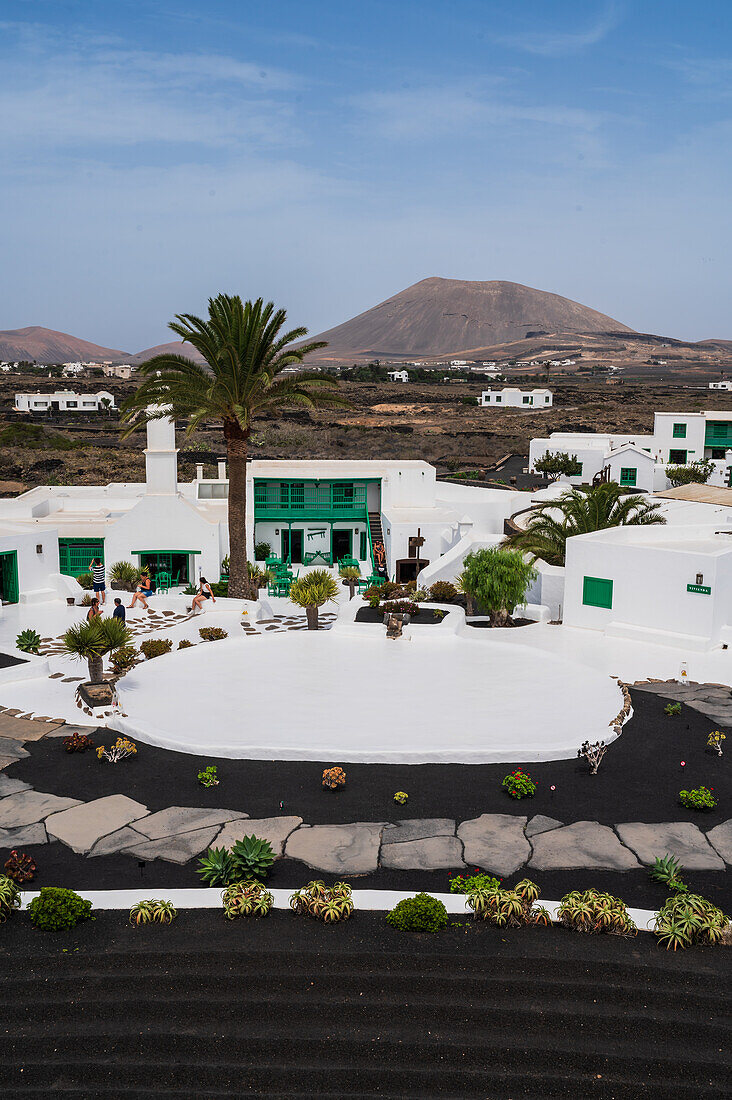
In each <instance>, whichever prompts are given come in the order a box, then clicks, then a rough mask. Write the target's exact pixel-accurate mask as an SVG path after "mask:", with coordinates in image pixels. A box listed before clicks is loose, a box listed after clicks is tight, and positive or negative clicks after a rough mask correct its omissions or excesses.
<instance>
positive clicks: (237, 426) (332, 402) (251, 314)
mask: <svg viewBox="0 0 732 1100" xmlns="http://www.w3.org/2000/svg"><path fill="white" fill-rule="evenodd" d="M286 319H287V314H286V313H285V311H284V309H275V307H274V304H273V303H272V302H268V303H267V304H266V305H265V304H264V303H263V301H262V299H261V298H259V299H257V301H256V302H242V300H241V298H240V297H239V296H238V295H233V296H231V295H228V294H219V295H218V297H216V298H209V302H208V318H207V319H206V320H202V319H201V318H200V317H196V316H194V315H193V314H191V313H179V314H176V319H175V321H171V323H170V325H169V326H168V327H169V328H170V329H172V330H173V332H174V333H176V335H178V336H180V337H181V339H182V340H185V341H187V342H188V343H189V344H191V345H192V346H193V347H194V348H195V349H196V351H198V352H199V354H200V355H201V356H202V357H203V359H204V360H205V365H203V366H202V365H200V364H198V363H194V362H193V360H192V359H188V358H186V356H185V355H176V354H173V353H169V354H165V355H156V356H155V357H154V358H153V359H149V360H148V361H147V362H146V363H143V364H142V366H141V367H139V368H138V374H139V375H140V376H141V377H142V384H141V385H140V386H139V387H138V389H137V390H136V392H135V393H134V394H132V395H131V396H130V397H128V398H127V399H126V400H125V401H124V402H123V404H122V420H123V422H124V423H126V424H127V427H126V428H125V429H124V432H123V434H124V435H125V436H127V435H129V434H130V433H131V432H133V431H134V430H135V428H136V427H137V425H138V424H145V423H147V422H148V421H150V420H159V419H161V418H164V417H168V416H170V417H172V418H173V419H176V418H177V419H182V420H187V421H188V425H187V428H186V433H187V434H188V435H190V434H191V433H192V432H194V431H195V430H196V428H198V427H200V426H201V425H202V424H204V423H205V422H206V421H208V420H214V421H221V422H222V423H223V429H224V439H225V441H226V457H227V460H228V466H229V595H230V596H236V597H247V596H252V595H253V596H254V597H255V598H256V592H253V586H252V584H251V583H250V580H249V577H248V573H247V538H246V535H247V530H246V511H247V500H246V492H247V466H246V464H247V449H248V443H249V437H250V436H251V433H252V426H253V422H254V418H255V416H261V415H263V414H265V413H269V414H272V413H277V412H279V411H280V410H281V409H282V408H283V407H285V406H291V405H304V406H305V407H306V408H322V407H328V406H341V407H346V408H347V407H348V404H349V403H348V402H347V401H346V400H345V398H342V397H339V396H338V395H337V394H336V393H335V392H334V389H335V387H336V386H337V385H338V382H337V381H336V380H335V379H333V378H329V377H327V376H325V375H322V374H317V373H315V372H312V371H310V372H305V371H299V372H297V373H288V374H284V373H283V372H284V370H285V368H286V367H289V366H290V365H291V364H293V363H302V361H303V359H304V358H305V356H306V355H308V354H309V353H310V352H312V351H315V350H316V349H317V348H322V347H325V344H324V343H323V342H322V341H321V342H317V343H310V344H300V345H299V346H298V347H293V346H292V345H293V343H294V342H295V341H297V340H301V339H302V338H303V337H304V336H306V335H307V329H305V328H295V329H290V331H289V332H287V331H283V328H284V325H285V321H286Z"/></svg>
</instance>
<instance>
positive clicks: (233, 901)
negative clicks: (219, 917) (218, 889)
mask: <svg viewBox="0 0 732 1100" xmlns="http://www.w3.org/2000/svg"><path fill="white" fill-rule="evenodd" d="M221 900H222V901H223V903H224V916H225V917H226V919H227V920H235V919H236V918H237V917H266V916H268V915H269V912H270V910H271V909H272V905H273V903H274V898H273V896H272V894H270V892H269V891H268V890H265V888H264V886H263V885H262V883H261V882H253V881H250V882H233V883H232V884H231V885H230V886H228V887H227V888H226V890H224V892H223V893H222V895H221Z"/></svg>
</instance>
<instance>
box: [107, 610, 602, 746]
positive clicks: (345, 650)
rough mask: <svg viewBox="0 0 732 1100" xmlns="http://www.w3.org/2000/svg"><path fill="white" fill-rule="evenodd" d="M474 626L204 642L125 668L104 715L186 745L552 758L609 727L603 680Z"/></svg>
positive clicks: (135, 732) (153, 740)
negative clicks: (470, 630) (389, 635)
mask: <svg viewBox="0 0 732 1100" xmlns="http://www.w3.org/2000/svg"><path fill="white" fill-rule="evenodd" d="M480 633H481V636H480V637H465V636H460V635H456V634H445V636H444V637H438V636H437V633H436V631H435V630H433V629H432V628H427V632H426V633H425V634H424V635H423V636H416V637H413V638H412V639H411V640H407V639H401V640H396V641H389V640H387V639H386V638H385V637H384V636H383V635H379V636H375V635H374V634H373V633H371V634H370V633H368V632H367V631H364V637H363V638H361V637H358V636H354V635H353V634H341V633H339V632H338V631H336V630H328V631H318V632H314V631H313V632H308V631H297V632H292V633H278V634H274V635H270V636H269V637H267V636H265V637H260V638H256V637H252V638H240V639H228V640H226V641H220V642H209V643H206V644H202V645H197V646H195V647H193V648H191V649H185V650H182V651H180V652H176V653H171V654H169V655H167V656H164V657H159V658H156V659H155V660H152V661H147V662H145V663H144V664H142V665H140V666H138V667H137V668H136V669H134V671H132V672H130V673H128V675H127V676H125V677H124V678H123V679H122V680H120V681H119V684H118V692H119V699H120V704H121V710H122V711H123V712H124V714H125V715H126V717H122V718H117V719H115V720H114V721H113V723H111V724H112V725H113V726H114V728H116V729H119V730H120V731H121V732H124V733H127V734H128V735H129V736H132V737H134V738H136V739H138V740H140V741H143V742H147V743H149V744H153V745H159V746H163V747H165V748H169V749H176V750H179V751H182V752H189V753H194V754H197V755H204V756H205V755H209V756H212V757H213V756H224V757H237V758H241V759H247V758H248V759H279V760H332V761H334V762H336V761H338V762H341V761H343V762H347V761H361V762H372V763H376V762H379V763H427V762H436V763H447V762H457V763H475V764H477V763H496V762H500V761H532V760H557V759H565V758H569V757H572V756H575V755H576V753H577V749H578V748H579V746H580V744H581V743H582V742H583V741H585V740H587V739H589V740H591V741H594V740H598V739H605V740H609V739H610V736H611V735H612V730H611V728H610V727H609V723H611V722H612V720H613V719H614V718H615V716H616V715H617V714H618V712H619V711H620V709H621V708H622V705H623V697H622V693H621V691H620V689H619V687H618V685H617V682H616V681H615V680H613V679H611V678H610V677H609V676H607V675H604V674H603V673H600V672H598V671H596V670H595V669H592V668H589V667H587V666H584V665H581V664H579V663H576V662H567V661H566V660H565V659H560V658H558V657H555V656H553V655H552V654H548V653H545V652H543V651H541V650H538V649H535V648H532V647H530V646H527V645H522V644H505V643H502V641H501V639H500V638H497V639H496V640H493V639H492V638H490V637H486V635H487V634H488V633H489V632H487V631H481V632H480ZM512 633H513V632H512ZM415 634H417V632H416V631H415ZM440 634H442V632H440ZM609 735H610V736H609Z"/></svg>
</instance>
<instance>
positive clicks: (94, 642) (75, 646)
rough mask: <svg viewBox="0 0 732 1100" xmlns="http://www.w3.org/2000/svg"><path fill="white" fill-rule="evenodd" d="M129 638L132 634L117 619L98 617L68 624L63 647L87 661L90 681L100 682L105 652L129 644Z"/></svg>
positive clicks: (74, 655)
mask: <svg viewBox="0 0 732 1100" xmlns="http://www.w3.org/2000/svg"><path fill="white" fill-rule="evenodd" d="M131 640H132V634H131V633H130V631H129V630H128V629H127V627H126V626H125V625H124V623H122V622H120V620H119V619H101V618H99V619H92V620H91V622H83V623H75V624H74V626H70V627H69V629H68V630H67V631H66V633H65V634H64V648H65V650H66V652H67V653H70V654H71V655H72V656H73V657H78V658H79V660H85V661H86V662H87V664H88V666H89V682H90V683H92V684H101V683H102V681H103V677H102V672H103V670H104V656H105V654H107V653H109V652H111V650H113V649H119V648H120V647H121V646H126V645H129V644H130V642H131Z"/></svg>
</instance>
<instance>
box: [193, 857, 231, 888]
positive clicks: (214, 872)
mask: <svg viewBox="0 0 732 1100" xmlns="http://www.w3.org/2000/svg"><path fill="white" fill-rule="evenodd" d="M198 873H199V875H200V876H201V878H202V879H203V881H204V882H205V883H206V885H207V886H228V885H229V883H230V882H233V881H234V879H235V878H236V875H235V872H234V860H233V858H232V855H231V852H230V851H229V849H228V848H209V849H208V851H207V852H206V854H205V856H201V858H200V859H199V861H198Z"/></svg>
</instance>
